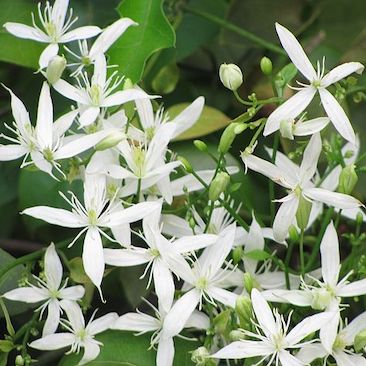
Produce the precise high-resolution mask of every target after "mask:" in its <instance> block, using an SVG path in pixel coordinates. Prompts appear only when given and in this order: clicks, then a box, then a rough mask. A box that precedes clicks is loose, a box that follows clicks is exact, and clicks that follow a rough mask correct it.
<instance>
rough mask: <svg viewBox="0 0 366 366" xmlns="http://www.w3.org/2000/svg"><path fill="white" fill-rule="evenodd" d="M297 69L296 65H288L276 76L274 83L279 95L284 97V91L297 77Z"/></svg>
mask: <svg viewBox="0 0 366 366" xmlns="http://www.w3.org/2000/svg"><path fill="white" fill-rule="evenodd" d="M296 74H297V69H296V67H295V65H294V64H292V63H291V64H288V65H286V66H285V67H283V68H282V69H281V70H280V71H279V72H278V73H277V75H276V77H275V80H274V83H275V86H276V90H277V93H278V95H283V89H284V88H285V87H286V85H287V84H289V83H290V81H291V80H292V79H293V78H294V77H295V76H296Z"/></svg>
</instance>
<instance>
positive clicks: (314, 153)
mask: <svg viewBox="0 0 366 366" xmlns="http://www.w3.org/2000/svg"><path fill="white" fill-rule="evenodd" d="M321 151H322V140H321V138H320V134H319V133H316V134H314V135H313V136H311V139H310V141H309V143H308V144H307V146H306V148H305V151H304V154H303V158H302V162H301V166H300V179H301V182H303V183H306V182H308V181H309V180H310V179H311V178H312V177H313V176H314V174H315V172H316V167H317V164H318V160H319V156H320V153H321Z"/></svg>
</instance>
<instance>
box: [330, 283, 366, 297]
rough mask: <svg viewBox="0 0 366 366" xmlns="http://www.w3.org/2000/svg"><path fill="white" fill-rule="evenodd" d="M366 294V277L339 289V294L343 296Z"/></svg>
mask: <svg viewBox="0 0 366 366" xmlns="http://www.w3.org/2000/svg"><path fill="white" fill-rule="evenodd" d="M364 294H366V279H363V280H359V281H355V282H352V283H348V284H346V285H344V286H342V287H341V288H340V289H337V295H338V296H342V297H352V296H360V295H364Z"/></svg>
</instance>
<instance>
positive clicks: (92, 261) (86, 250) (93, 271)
mask: <svg viewBox="0 0 366 366" xmlns="http://www.w3.org/2000/svg"><path fill="white" fill-rule="evenodd" d="M83 265H84V269H85V273H86V274H87V275H88V277H89V278H90V279H91V281H92V282H93V283H94V285H95V286H96V287H97V288H98V290H100V285H101V283H102V279H103V275H104V255H103V244H102V239H101V237H100V234H99V231H98V229H97V228H89V229H88V230H87V232H86V235H85V240H84V247H83Z"/></svg>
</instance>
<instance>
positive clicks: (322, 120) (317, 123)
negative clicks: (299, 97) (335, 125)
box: [293, 117, 330, 136]
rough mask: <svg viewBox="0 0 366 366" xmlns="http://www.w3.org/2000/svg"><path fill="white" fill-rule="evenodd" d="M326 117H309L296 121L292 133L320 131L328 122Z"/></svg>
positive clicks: (306, 133) (297, 134) (305, 133)
mask: <svg viewBox="0 0 366 366" xmlns="http://www.w3.org/2000/svg"><path fill="white" fill-rule="evenodd" d="M329 121H330V120H329V118H328V117H319V118H313V119H309V120H308V121H304V122H298V123H296V124H295V128H294V131H293V134H294V135H295V136H307V135H312V134H314V133H316V132H320V131H321V130H322V129H323V128H324V127H325V126H326V125H327V124H328V123H329Z"/></svg>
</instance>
